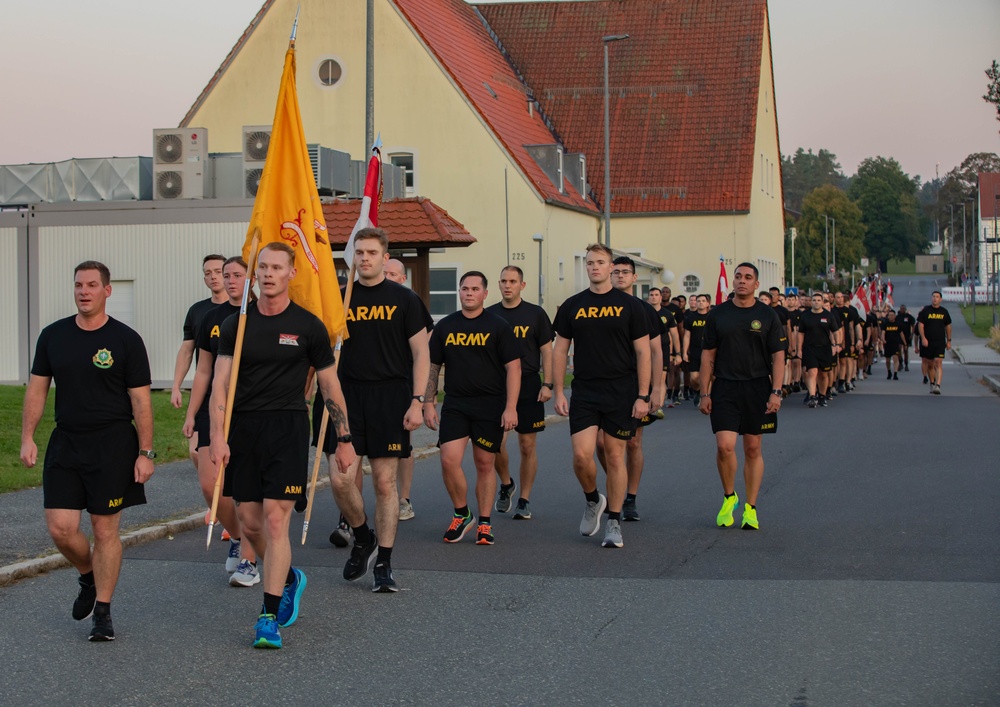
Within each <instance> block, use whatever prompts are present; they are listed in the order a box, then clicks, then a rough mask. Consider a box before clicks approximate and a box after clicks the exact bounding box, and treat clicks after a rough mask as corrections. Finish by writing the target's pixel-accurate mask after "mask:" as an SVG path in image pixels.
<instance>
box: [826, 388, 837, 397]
mask: <svg viewBox="0 0 1000 707" xmlns="http://www.w3.org/2000/svg"><path fill="white" fill-rule="evenodd" d="M827 397H829V398H836V397H837V389H836V388H834V387H832V386H831V387H830V390H829V391H828V392H827Z"/></svg>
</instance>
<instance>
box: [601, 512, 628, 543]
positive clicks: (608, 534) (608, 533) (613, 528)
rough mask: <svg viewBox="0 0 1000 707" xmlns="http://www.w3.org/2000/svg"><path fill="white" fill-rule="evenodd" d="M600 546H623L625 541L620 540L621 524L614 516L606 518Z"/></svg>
mask: <svg viewBox="0 0 1000 707" xmlns="http://www.w3.org/2000/svg"><path fill="white" fill-rule="evenodd" d="M601 547H625V541H624V540H622V526H621V524H620V523H619V522H618V521H617V520H615V519H614V518H608V524H607V526H605V529H604V541H603V542H602V543H601Z"/></svg>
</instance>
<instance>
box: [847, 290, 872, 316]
mask: <svg viewBox="0 0 1000 707" xmlns="http://www.w3.org/2000/svg"><path fill="white" fill-rule="evenodd" d="M851 304H852V305H853V306H854V308H855V309H856V310H858V313H859V314H860V315H861V316H862V317H867V316H868V313H869V312H870V311H871V310H872V306H871V303H870V302H869V301H868V291H867V289H866V288H865V286H864V285H863V284H862V285H858V289H857V291H856V292H855V293H854V296H853V297H851Z"/></svg>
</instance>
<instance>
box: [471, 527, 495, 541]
mask: <svg viewBox="0 0 1000 707" xmlns="http://www.w3.org/2000/svg"><path fill="white" fill-rule="evenodd" d="M495 540H496V538H494V537H493V526H492V525H490V524H489V523H480V524H479V527H477V528H476V545H492V544H493V542H494V541H495Z"/></svg>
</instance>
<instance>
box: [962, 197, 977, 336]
mask: <svg viewBox="0 0 1000 707" xmlns="http://www.w3.org/2000/svg"><path fill="white" fill-rule="evenodd" d="M968 203H972V204H973V205H975V203H976V200H975V199H965V200H964V201H963V202H962V243H963V244H964V245H965V268H966V270H968V269H969V268H970V267H972V268H975V266H976V256H975V254H972V255H970V254H969V241H968V238H967V236H966V235H965V233H966V232H965V205H966V204H968ZM972 240H973V241H975V240H976V236H975V234H973V236H972ZM969 295H970V297H969V299H971V300H972V323H973V324H975V323H976V273H975V272H973V273H972V279H970V280H969Z"/></svg>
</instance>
